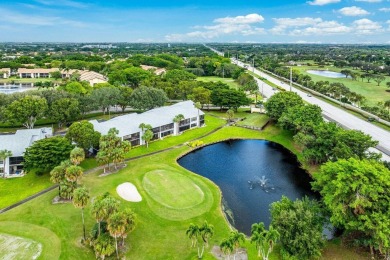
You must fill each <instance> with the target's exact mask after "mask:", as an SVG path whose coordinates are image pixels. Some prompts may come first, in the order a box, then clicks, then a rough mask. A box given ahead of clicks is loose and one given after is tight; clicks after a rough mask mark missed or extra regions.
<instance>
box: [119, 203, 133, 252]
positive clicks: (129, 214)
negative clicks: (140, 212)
mask: <svg viewBox="0 0 390 260" xmlns="http://www.w3.org/2000/svg"><path fill="white" fill-rule="evenodd" d="M123 214H124V218H125V221H126V228H125V231H124V232H123V233H122V234H121V236H120V237H122V245H124V244H125V238H126V237H127V234H129V233H130V232H132V231H133V230H134V228H135V214H134V212H133V211H132V210H131V209H129V208H126V209H124V210H123Z"/></svg>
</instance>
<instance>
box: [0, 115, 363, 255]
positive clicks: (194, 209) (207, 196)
mask: <svg viewBox="0 0 390 260" xmlns="http://www.w3.org/2000/svg"><path fill="white" fill-rule="evenodd" d="M222 121H223V120H222ZM199 130H200V129H199ZM194 131H195V130H194ZM189 133H190V131H189ZM183 136H184V134H183ZM228 138H253V139H268V140H272V141H276V142H278V143H280V144H282V145H283V146H285V147H287V148H288V149H290V150H292V151H293V152H294V153H298V154H299V149H297V148H296V147H295V146H294V144H293V142H292V135H291V133H290V132H288V131H282V130H280V129H279V128H277V127H275V126H273V125H270V126H269V127H267V128H266V130H265V131H262V132H260V131H253V130H249V129H244V128H241V127H223V128H222V129H220V130H218V131H217V132H215V133H213V134H211V135H209V136H206V137H203V138H201V140H203V141H204V142H205V143H212V142H216V141H220V140H224V139H228ZM156 143H157V142H156ZM134 150H136V149H134ZM189 151H191V148H189V147H188V146H181V147H178V148H175V149H171V150H168V151H165V152H161V153H158V154H154V155H150V156H147V157H142V158H139V159H136V160H132V161H129V162H128V163H127V165H128V166H127V167H126V168H124V169H122V170H120V171H119V172H118V173H115V174H112V175H108V176H105V177H98V175H99V174H100V173H101V171H97V172H95V173H91V174H88V175H85V176H84V177H83V181H82V182H83V184H84V185H85V186H86V187H87V188H88V189H89V190H90V193H91V197H92V198H93V197H96V196H98V195H100V194H102V193H104V192H109V193H110V194H112V195H113V196H114V197H115V198H117V199H119V200H120V201H121V205H120V206H121V207H123V208H124V207H130V208H132V209H133V210H134V212H135V213H136V214H137V224H136V229H135V230H134V231H133V232H132V233H131V234H130V235H129V236H128V238H127V240H126V247H127V248H128V251H127V252H126V253H125V256H126V258H127V259H196V249H191V248H190V245H191V242H190V240H189V239H188V238H187V237H186V235H185V231H186V229H187V228H188V226H189V224H190V223H196V224H199V225H200V224H201V223H202V222H203V221H204V220H207V221H208V222H209V223H210V224H212V225H214V227H215V235H214V237H213V238H212V239H211V240H210V248H211V247H212V246H213V245H219V243H220V242H221V240H222V239H223V238H226V237H227V236H228V233H229V231H230V228H229V226H228V223H227V222H226V221H225V219H224V216H223V214H222V212H221V208H220V203H221V193H220V190H219V189H218V187H217V186H216V185H215V184H214V183H212V182H211V181H209V180H208V179H206V178H203V177H202V176H199V175H197V174H194V173H192V172H189V171H188V170H186V169H184V168H182V167H181V166H179V165H178V164H177V162H176V159H177V158H178V157H180V156H181V155H183V154H185V153H187V152H189ZM162 171H164V172H169V173H168V175H169V176H168V177H169V178H165V177H166V176H165V177H164V176H162V174H161V173H162ZM145 178H146V179H145ZM145 180H146V181H148V182H150V183H151V185H149V186H148V185H146V186H147V187H146V189H145V184H144V182H145ZM124 182H131V183H133V184H134V185H135V186H136V187H137V189H138V191H139V192H140V195H141V196H142V199H143V200H142V201H141V202H138V203H132V202H127V201H124V200H122V199H121V198H120V197H119V196H118V195H117V194H116V187H117V186H118V185H119V184H122V183H124ZM178 185H179V186H180V185H181V186H186V187H179V188H177V189H178V190H177V191H172V187H178ZM151 187H152V188H151ZM193 189H196V190H197V191H196V192H195V193H197V194H198V195H197V196H194V198H187V199H184V198H183V199H180V198H177V199H179V200H178V201H174V196H175V195H176V196H177V195H181V194H184V193H186V192H188V193H191V194H192V193H194V191H193ZM199 189H200V190H199ZM200 191H201V192H200ZM11 194H12V192H11ZM56 194H57V191H51V192H49V193H47V194H45V195H43V196H40V197H38V198H36V199H34V200H32V201H29V202H28V203H26V204H23V205H21V206H19V207H16V208H14V209H12V210H10V211H8V212H6V213H4V214H1V215H0V233H1V232H3V233H7V232H5V231H4V230H3V229H2V227H5V226H7V225H9V224H8V223H9V222H8V221H15V220H16V219H17V220H18V221H20V222H21V223H18V225H17V226H18V227H20V229H22V230H23V229H26V230H27V229H28V228H29V227H30V225H31V224H32V225H34V226H35V225H37V226H40V227H41V228H43V230H42V231H40V230H35V231H34V234H36V235H38V236H40V237H41V238H42V239H41V240H43V239H45V241H51V238H49V239H46V237H47V236H46V233H45V230H51V231H52V232H53V233H54V234H55V236H56V237H58V238H59V239H60V242H61V245H60V250H61V256H60V259H81V260H82V259H94V254H93V252H92V250H91V249H89V248H86V247H84V246H83V245H81V244H80V243H79V241H80V239H81V236H82V224H81V214H80V209H76V208H75V207H74V206H73V205H71V204H57V205H52V204H51V200H52V199H53V197H55V196H56ZM201 194H203V200H202V196H201ZM185 196H187V195H185ZM187 200H188V201H187ZM167 210H169V212H167ZM85 217H86V226H87V230H90V229H91V228H92V226H93V225H94V223H95V220H94V219H93V217H92V216H91V213H90V205H89V206H87V208H86V210H85ZM8 234H11V235H19V236H20V234H13V233H10V232H8ZM24 237H26V238H30V239H33V240H35V241H38V242H40V243H42V242H41V240H38V239H34V238H33V237H28V236H24ZM245 246H246V248H247V250H248V254H249V259H257V258H256V255H257V253H256V250H255V247H254V245H253V244H250V243H249V241H247V242H246V244H245ZM55 248H58V246H53V250H56V249H55ZM210 248H209V249H206V250H205V257H204V259H214V258H213V256H212V255H211V253H210ZM329 250H331V253H332V255H333V256H336V258H333V259H344V258H343V257H344V255H347V254H346V253H348V255H351V256H354V255H353V253H352V252H351V253H350V252H349V251H348V249H345V248H342V249H341V250H339V248H338V247H337V248H336V249H335V250H333V248H330V249H329ZM276 251H277V250H275V253H274V254H273V255H272V256H271V258H270V259H279V257H278V254H277V252H276ZM349 253H350V254H349ZM44 259H56V258H54V257H52V258H44ZM323 259H329V258H323ZM351 259H352V258H351ZM356 259H359V258H356Z"/></svg>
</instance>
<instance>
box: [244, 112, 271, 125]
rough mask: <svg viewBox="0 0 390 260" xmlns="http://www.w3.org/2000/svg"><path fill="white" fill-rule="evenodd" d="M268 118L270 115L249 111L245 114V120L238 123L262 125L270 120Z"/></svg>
mask: <svg viewBox="0 0 390 260" xmlns="http://www.w3.org/2000/svg"><path fill="white" fill-rule="evenodd" d="M268 120H269V117H268V116H267V115H265V114H259V113H249V114H248V115H246V116H245V119H244V120H242V121H239V122H237V125H246V126H255V127H262V126H264V125H265V124H266V123H267V122H268Z"/></svg>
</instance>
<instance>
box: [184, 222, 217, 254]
mask: <svg viewBox="0 0 390 260" xmlns="http://www.w3.org/2000/svg"><path fill="white" fill-rule="evenodd" d="M186 235H187V237H188V238H189V239H191V247H195V246H196V247H197V248H198V258H199V259H201V258H202V257H203V253H204V248H205V247H206V248H207V247H208V246H209V239H210V238H211V237H212V236H213V235H214V226H213V225H211V224H209V223H207V221H204V222H203V225H202V226H198V225H196V224H193V223H191V224H190V226H189V227H188V229H187V231H186Z"/></svg>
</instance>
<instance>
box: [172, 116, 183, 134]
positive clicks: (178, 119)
mask: <svg viewBox="0 0 390 260" xmlns="http://www.w3.org/2000/svg"><path fill="white" fill-rule="evenodd" d="M183 119H184V116H183V115H182V114H178V115H176V116H175V117H174V118H173V123H175V128H176V129H177V134H178V133H179V123H180V121H181V120H183Z"/></svg>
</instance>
